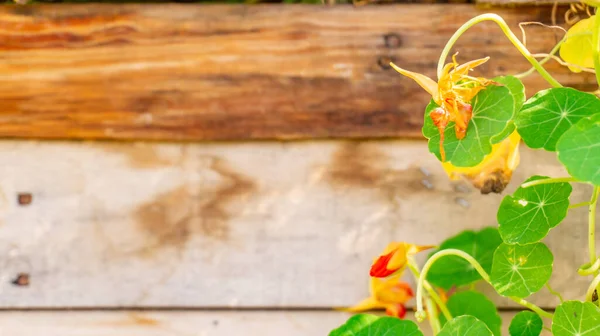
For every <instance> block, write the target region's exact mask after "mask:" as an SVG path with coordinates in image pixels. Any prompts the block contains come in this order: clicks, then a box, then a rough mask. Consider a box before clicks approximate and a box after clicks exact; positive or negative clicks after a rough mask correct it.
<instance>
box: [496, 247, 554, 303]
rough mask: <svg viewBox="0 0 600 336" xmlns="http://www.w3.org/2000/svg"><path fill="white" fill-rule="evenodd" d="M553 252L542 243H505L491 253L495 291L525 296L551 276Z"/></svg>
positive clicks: (538, 288)
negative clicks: (492, 254)
mask: <svg viewBox="0 0 600 336" xmlns="http://www.w3.org/2000/svg"><path fill="white" fill-rule="evenodd" d="M553 261H554V257H553V256H552V252H550V250H549V249H548V247H546V245H544V244H543V243H535V244H529V245H523V246H521V245H507V244H505V243H502V244H501V245H500V246H498V248H497V249H496V252H495V253H494V262H493V264H492V273H491V274H490V278H491V282H492V285H493V286H494V288H495V289H496V291H497V292H498V294H500V295H503V296H516V297H519V298H524V297H527V296H529V295H531V294H533V293H535V292H537V291H539V290H540V289H542V287H544V285H545V284H546V283H547V282H548V280H549V279H550V276H551V275H552V263H553Z"/></svg>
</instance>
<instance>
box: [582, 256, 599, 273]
mask: <svg viewBox="0 0 600 336" xmlns="http://www.w3.org/2000/svg"><path fill="white" fill-rule="evenodd" d="M598 269H600V259H596V261H595V262H594V263H593V264H592V263H589V264H585V265H583V266H581V267H579V269H578V270H577V273H579V275H583V276H586V275H592V274H594V273H596V272H598Z"/></svg>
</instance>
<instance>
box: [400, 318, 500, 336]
mask: <svg viewBox="0 0 600 336" xmlns="http://www.w3.org/2000/svg"><path fill="white" fill-rule="evenodd" d="M398 335H402V334H398ZM437 336H493V334H492V332H491V331H490V329H489V328H488V327H487V326H486V325H485V323H483V322H481V321H479V320H478V319H477V318H475V317H473V316H469V315H463V316H459V317H455V318H453V319H452V320H450V321H449V322H447V323H446V324H444V327H443V328H442V330H441V331H440V332H439V334H437Z"/></svg>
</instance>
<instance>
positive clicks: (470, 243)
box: [427, 228, 502, 290]
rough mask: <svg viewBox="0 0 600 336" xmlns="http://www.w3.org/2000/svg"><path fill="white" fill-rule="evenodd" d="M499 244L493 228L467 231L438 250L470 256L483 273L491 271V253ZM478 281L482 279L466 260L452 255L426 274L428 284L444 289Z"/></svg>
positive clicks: (446, 242) (436, 264)
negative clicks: (481, 268)
mask: <svg viewBox="0 0 600 336" xmlns="http://www.w3.org/2000/svg"><path fill="white" fill-rule="evenodd" d="M501 243H502V239H500V235H499V234H498V230H497V229H495V228H485V229H482V230H480V231H478V232H476V231H470V230H469V231H463V232H461V233H460V234H458V235H456V236H454V237H451V238H449V239H447V240H446V241H444V242H443V243H442V244H441V245H440V247H439V249H438V251H440V250H445V249H458V250H461V251H464V252H466V253H469V254H470V255H471V256H472V257H473V258H475V260H477V262H479V264H480V265H481V266H482V267H483V269H484V270H485V271H486V272H490V271H491V270H492V259H493V257H494V251H495V250H496V248H497V247H498V245H500V244H501ZM478 280H481V275H480V274H479V273H478V272H477V270H475V269H473V267H472V266H471V264H469V262H468V261H466V260H464V259H463V258H460V257H457V256H453V255H449V256H445V257H442V258H440V259H439V260H437V261H436V263H435V264H433V265H432V266H431V268H430V269H429V273H428V274H427V281H429V282H431V283H432V284H433V285H435V286H437V287H440V288H443V289H446V290H448V289H450V288H452V287H455V286H464V285H469V284H471V283H473V282H475V281H478Z"/></svg>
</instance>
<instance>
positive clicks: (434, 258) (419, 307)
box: [415, 249, 553, 322]
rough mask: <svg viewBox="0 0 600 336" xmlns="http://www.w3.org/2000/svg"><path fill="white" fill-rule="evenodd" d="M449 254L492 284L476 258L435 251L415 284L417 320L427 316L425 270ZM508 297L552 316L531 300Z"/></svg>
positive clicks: (447, 250) (463, 253)
mask: <svg viewBox="0 0 600 336" xmlns="http://www.w3.org/2000/svg"><path fill="white" fill-rule="evenodd" d="M450 255H453V256H457V257H460V258H463V259H465V260H466V261H467V262H468V263H469V264H471V266H473V268H474V269H475V270H476V271H477V273H479V275H480V276H481V278H483V280H485V282H487V283H488V284H490V285H491V284H492V283H491V281H490V276H489V274H487V272H486V271H485V270H484V269H483V267H481V265H480V264H479V262H477V260H475V258H473V257H472V256H471V255H470V254H468V253H466V252H464V251H461V250H457V249H446V250H441V251H439V252H436V253H435V254H434V255H432V256H431V257H430V258H429V260H427V262H426V263H425V265H424V266H423V271H422V272H421V276H420V277H419V281H418V284H417V311H416V312H415V318H416V319H417V321H418V322H423V320H425V318H426V317H427V314H425V311H423V286H424V283H425V278H426V277H427V272H429V269H430V268H431V266H432V265H433V263H435V262H436V261H437V260H438V259H440V258H441V257H445V256H450ZM508 298H509V299H511V300H513V301H515V302H516V303H518V304H520V305H522V306H524V307H527V308H529V309H531V310H533V311H534V312H536V313H537V314H538V315H540V316H543V317H548V318H552V316H553V315H552V314H551V313H548V312H546V311H544V310H543V309H542V308H540V307H538V306H536V305H534V304H533V303H531V302H528V301H525V300H523V299H521V298H518V297H514V296H510V297H508Z"/></svg>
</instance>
